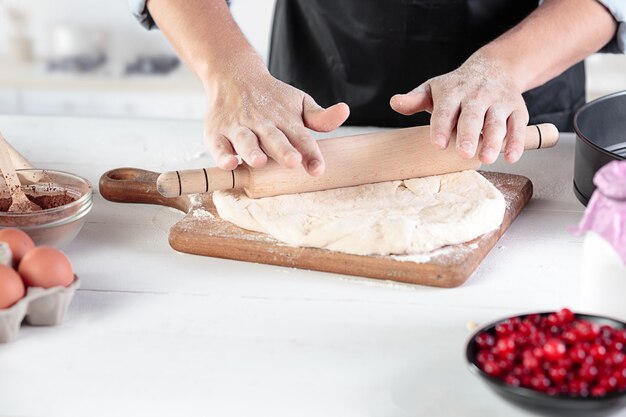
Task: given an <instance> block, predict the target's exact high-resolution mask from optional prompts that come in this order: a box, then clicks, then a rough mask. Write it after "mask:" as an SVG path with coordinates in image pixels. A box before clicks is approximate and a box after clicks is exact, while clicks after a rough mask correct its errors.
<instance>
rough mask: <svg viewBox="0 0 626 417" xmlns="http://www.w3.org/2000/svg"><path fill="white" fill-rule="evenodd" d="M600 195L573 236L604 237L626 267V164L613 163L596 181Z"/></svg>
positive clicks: (575, 229)
mask: <svg viewBox="0 0 626 417" xmlns="http://www.w3.org/2000/svg"><path fill="white" fill-rule="evenodd" d="M593 182H594V184H595V185H596V187H597V188H596V191H595V192H594V193H593V195H592V196H591V200H589V204H588V205H587V210H586V211H585V215H584V216H583V218H582V220H581V221H580V224H579V225H578V227H577V228H574V230H573V232H574V233H576V234H579V235H581V234H583V233H586V232H587V231H589V230H592V231H594V232H595V233H597V234H598V235H600V236H602V237H603V238H604V239H605V240H606V241H607V242H609V243H610V244H611V246H613V247H614V248H615V250H616V251H617V254H618V255H619V256H620V257H621V258H622V261H623V262H624V265H626V161H613V162H610V163H608V164H606V165H605V166H603V167H602V168H601V169H600V170H599V171H598V172H597V173H596V175H595V176H594V177H593Z"/></svg>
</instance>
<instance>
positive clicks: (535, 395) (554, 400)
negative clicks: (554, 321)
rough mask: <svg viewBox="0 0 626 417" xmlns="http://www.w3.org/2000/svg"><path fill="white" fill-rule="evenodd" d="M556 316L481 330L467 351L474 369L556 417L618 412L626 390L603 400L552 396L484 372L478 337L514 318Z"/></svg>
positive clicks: (501, 390) (506, 393) (504, 392)
mask: <svg viewBox="0 0 626 417" xmlns="http://www.w3.org/2000/svg"><path fill="white" fill-rule="evenodd" d="M553 313H555V312H554V311H549V312H539V313H528V314H523V315H519V316H511V317H507V318H504V319H502V320H498V321H496V322H494V323H491V324H489V325H487V326H484V327H482V328H480V329H478V330H477V331H476V332H475V333H474V334H473V335H472V336H471V338H470V340H469V342H468V343H467V347H466V350H465V357H466V359H467V362H468V364H469V367H470V370H471V371H472V372H473V373H474V374H475V375H477V376H479V377H480V379H482V380H483V381H484V382H485V383H487V385H488V386H489V387H490V388H491V389H492V390H493V391H495V392H496V393H497V394H498V395H500V396H501V397H503V398H505V399H507V400H509V401H511V402H513V403H515V404H517V405H519V406H522V407H523V408H527V409H530V410H532V411H535V412H537V413H539V414H549V415H554V414H555V413H556V414H558V415H567V416H578V415H581V416H589V415H591V414H590V413H600V414H601V415H604V414H605V413H607V412H615V411H616V410H617V409H619V408H621V407H623V406H624V405H626V390H624V391H616V392H612V393H609V394H607V395H605V396H603V397H592V396H589V397H574V396H568V395H564V394H557V395H549V394H547V393H543V392H540V391H536V390H534V389H531V388H524V387H519V386H514V385H509V384H507V383H506V382H504V380H502V379H500V378H497V377H493V376H491V375H489V374H487V373H486V372H485V371H483V370H482V369H481V367H480V366H479V364H478V362H477V360H476V354H477V352H478V350H479V348H478V345H477V343H476V338H477V336H478V335H479V334H481V333H484V332H488V333H492V334H493V333H495V328H496V326H497V325H498V324H500V323H503V322H505V321H507V320H511V319H513V318H519V319H524V318H526V317H528V316H529V315H531V314H534V315H540V316H548V315H549V314H553ZM574 316H575V318H576V319H584V320H587V321H590V322H592V323H596V324H598V325H609V326H611V327H613V328H616V329H626V323H624V322H621V321H619V320H615V319H612V318H609V317H604V316H595V315H590V314H580V313H576V314H575V315H574Z"/></svg>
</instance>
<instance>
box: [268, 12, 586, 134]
mask: <svg viewBox="0 0 626 417" xmlns="http://www.w3.org/2000/svg"><path fill="white" fill-rule="evenodd" d="M537 3H538V2H537V0H534V1H533V0H277V2H276V9H275V12H274V26H273V30H272V40H271V48H270V58H269V68H270V71H271V73H272V74H273V75H274V76H275V77H276V78H278V79H280V80H282V81H284V82H286V83H289V84H291V85H293V86H295V87H297V88H299V89H301V90H303V91H305V92H307V93H309V94H310V95H311V96H312V97H313V98H314V99H315V100H316V101H317V102H318V103H319V104H320V105H322V106H328V105H331V104H334V103H337V102H339V101H344V102H346V103H348V105H349V106H350V110H351V114H350V118H349V119H348V121H347V124H351V125H361V126H390V127H406V126H415V125H421V124H428V123H429V119H430V115H429V114H427V113H419V114H416V115H413V116H409V117H407V116H403V115H400V114H398V113H396V112H394V111H393V110H392V109H391V108H390V107H389V99H390V98H391V96H392V95H394V94H397V93H405V92H408V91H410V90H412V89H413V88H415V87H417V86H418V85H419V84H421V83H423V82H424V81H426V80H428V79H429V78H432V77H435V76H437V75H441V74H445V73H447V72H450V71H452V70H454V69H456V68H458V67H459V66H460V65H461V64H462V63H463V62H464V61H465V60H466V59H467V58H468V57H469V56H470V55H471V54H472V53H474V52H475V51H476V50H477V49H479V48H480V47H481V46H483V45H484V44H486V43H488V42H490V41H491V40H493V39H495V38H496V37H497V36H499V35H500V34H502V33H503V32H505V31H506V30H508V29H509V28H511V27H512V26H514V25H516V24H517V23H519V22H520V21H521V20H522V19H523V18H524V17H526V16H527V15H528V14H529V13H530V12H532V11H533V10H534V9H535V8H536V7H537ZM549 41H550V40H549V39H547V40H546V42H549ZM524 99H525V100H526V105H527V107H528V111H529V113H530V122H531V123H542V122H550V123H554V124H555V125H556V126H557V127H558V128H559V130H571V126H572V116H573V113H574V112H575V111H576V110H577V109H578V108H579V107H580V106H582V105H583V104H584V102H585V69H584V65H583V63H582V62H580V63H578V64H576V65H574V66H573V67H571V68H570V69H568V70H567V71H565V72H564V73H563V74H561V75H560V76H558V77H556V78H555V79H553V80H551V81H549V82H547V83H546V84H544V85H542V86H540V87H537V88H535V89H533V90H530V91H528V92H527V93H525V94H524Z"/></svg>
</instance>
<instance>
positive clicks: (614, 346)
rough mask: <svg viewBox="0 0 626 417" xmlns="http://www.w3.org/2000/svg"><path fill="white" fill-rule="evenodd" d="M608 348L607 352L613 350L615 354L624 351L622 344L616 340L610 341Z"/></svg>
mask: <svg viewBox="0 0 626 417" xmlns="http://www.w3.org/2000/svg"><path fill="white" fill-rule="evenodd" d="M607 347H608V348H609V350H613V351H616V352H623V351H624V343H622V342H620V341H618V340H611V343H609V345H608V346H607Z"/></svg>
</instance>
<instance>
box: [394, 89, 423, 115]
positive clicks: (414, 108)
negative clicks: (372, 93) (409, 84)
mask: <svg viewBox="0 0 626 417" xmlns="http://www.w3.org/2000/svg"><path fill="white" fill-rule="evenodd" d="M389 105H391V108H392V109H394V110H395V111H397V112H398V113H400V114H403V115H405V116H410V115H412V114H415V113H418V112H421V111H427V112H432V110H433V97H432V94H431V92H430V85H429V84H428V83H424V84H422V85H420V86H419V87H417V88H416V89H414V90H412V91H410V92H408V93H406V94H396V95H395V96H393V97H391V100H389Z"/></svg>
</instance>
